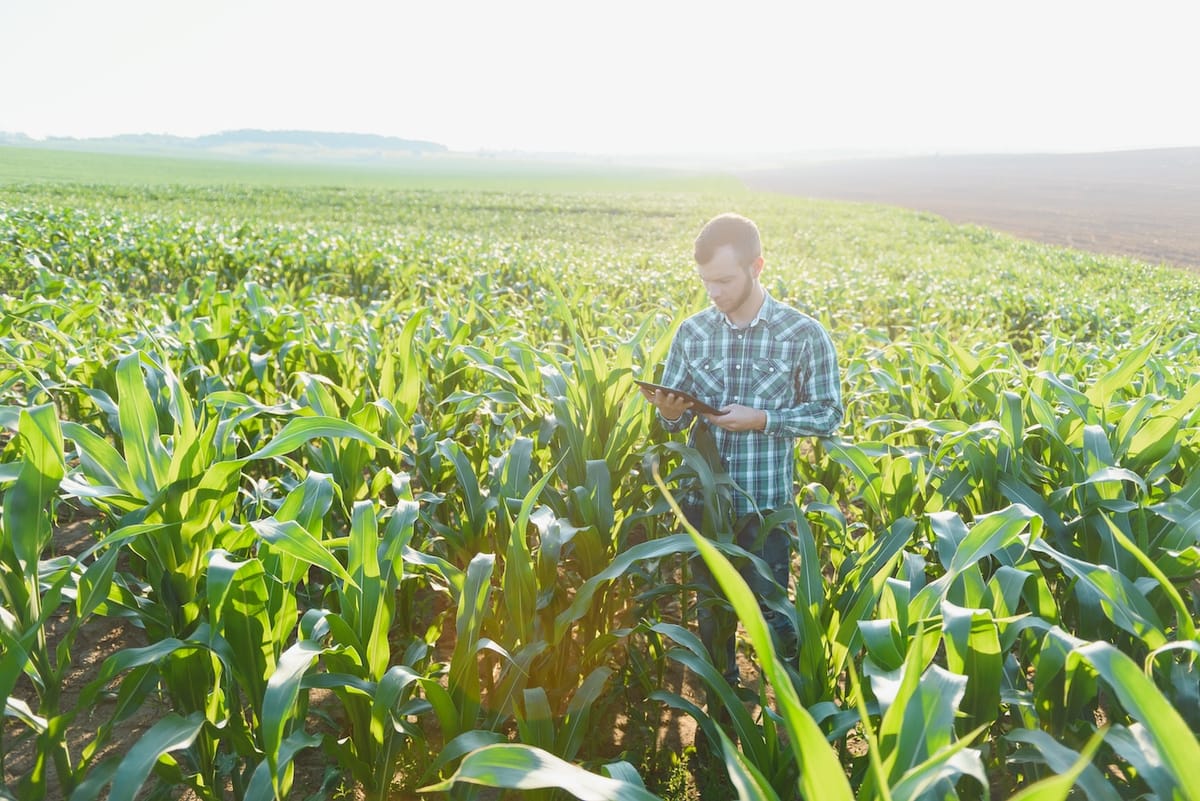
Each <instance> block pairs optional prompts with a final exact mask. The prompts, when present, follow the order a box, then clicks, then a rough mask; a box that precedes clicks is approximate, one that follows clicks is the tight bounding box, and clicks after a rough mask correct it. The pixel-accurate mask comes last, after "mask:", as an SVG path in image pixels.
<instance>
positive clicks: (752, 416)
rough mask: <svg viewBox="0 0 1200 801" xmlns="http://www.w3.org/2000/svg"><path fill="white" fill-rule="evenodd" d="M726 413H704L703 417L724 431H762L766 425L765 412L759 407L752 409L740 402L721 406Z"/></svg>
mask: <svg viewBox="0 0 1200 801" xmlns="http://www.w3.org/2000/svg"><path fill="white" fill-rule="evenodd" d="M721 411H723V412H726V414H720V415H713V414H706V415H704V419H706V420H708V422H710V423H712V424H713V425H715V426H720V427H721V428H723V429H725V430H726V431H762V430H763V429H764V428H766V427H767V413H766V412H764V411H762V410H761V409H752V408H750V407H749V406H742V405H741V404H737V403H734V404H731V405H729V406H722V407H721Z"/></svg>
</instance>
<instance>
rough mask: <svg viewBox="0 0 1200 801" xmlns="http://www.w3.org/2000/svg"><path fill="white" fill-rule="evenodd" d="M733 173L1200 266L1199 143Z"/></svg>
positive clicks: (1041, 238) (774, 186) (778, 188)
mask: <svg viewBox="0 0 1200 801" xmlns="http://www.w3.org/2000/svg"><path fill="white" fill-rule="evenodd" d="M740 177H741V178H742V180H743V181H744V182H745V183H746V185H747V186H749V187H750V188H752V189H758V190H765V191H772V192H780V193H784V194H790V195H799V196H803V197H813V198H822V199H829V200H849V201H859V202H866V203H880V204H885V205H893V206H901V207H904V208H910V209H917V210H920V211H928V212H932V213H934V214H937V215H940V216H942V217H945V218H946V219H947V220H949V221H950V222H955V223H974V224H977V225H982V226H985V227H987V228H992V229H995V230H997V231H1004V232H1006V233H1010V234H1013V235H1015V236H1017V237H1020V238H1022V239H1030V240H1033V241H1036V242H1043V243H1046V244H1050V245H1059V246H1065V247H1070V248H1075V249H1077V250H1083V251H1087V252H1091V253H1101V254H1114V255H1122V256H1130V257H1132V258H1136V259H1140V260H1143V261H1147V262H1150V263H1154V264H1158V263H1165V264H1171V265H1175V266H1178V267H1186V268H1190V269H1192V270H1196V271H1200V148H1176V149H1163V150H1144V151H1123V152H1114V153H1088V154H1073V155H994V156H931V157H920V158H900V159H857V160H847V161H829V162H821V163H812V164H803V165H795V166H789V167H781V168H777V169H770V170H757V171H752V172H746V173H743V174H742V175H741V176H740Z"/></svg>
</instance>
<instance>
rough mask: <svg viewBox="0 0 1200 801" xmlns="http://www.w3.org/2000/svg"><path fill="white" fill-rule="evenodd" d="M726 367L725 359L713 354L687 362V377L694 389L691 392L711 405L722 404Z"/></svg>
mask: <svg viewBox="0 0 1200 801" xmlns="http://www.w3.org/2000/svg"><path fill="white" fill-rule="evenodd" d="M727 369H728V368H727V365H726V360H725V359H722V358H718V357H715V356H707V357H704V358H699V359H693V360H692V361H690V362H688V377H689V378H690V379H691V380H692V387H693V389H694V390H695V391H694V392H693V393H692V394H693V395H695V396H696V397H698V398H699V399H700V400H702V401H704V402H706V403H708V404H710V405H712V406H721V405H723V403H724V398H725V387H726V370H727Z"/></svg>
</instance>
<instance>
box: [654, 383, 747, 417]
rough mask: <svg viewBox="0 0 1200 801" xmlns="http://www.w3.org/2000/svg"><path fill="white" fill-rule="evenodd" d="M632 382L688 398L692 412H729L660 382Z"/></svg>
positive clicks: (715, 413)
mask: <svg viewBox="0 0 1200 801" xmlns="http://www.w3.org/2000/svg"><path fill="white" fill-rule="evenodd" d="M633 382H634V383H635V384H637V385H638V386H639V387H645V388H646V389H648V390H651V391H653V390H656V389H661V390H662V391H663V392H670V393H671V394H672V395H678V396H679V397H681V398H683V399H684V400H689V401H691V402H692V411H694V412H704V413H705V414H714V415H722V414H729V412H723V411H721V410H720V409H717V408H715V407H713V406H709V405H708V404H707V403H705V402H704V401H702V400H700V399H699V398H697V397H696V396H695V395H689V394H688V393H686V392H684V391H683V390H681V389H675V387H664V386H663V385H662V384H652V383H650V382H649V381H638V380H637V379H636V378H635V379H634V380H633Z"/></svg>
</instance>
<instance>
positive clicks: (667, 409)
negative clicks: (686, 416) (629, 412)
mask: <svg viewBox="0 0 1200 801" xmlns="http://www.w3.org/2000/svg"><path fill="white" fill-rule="evenodd" d="M638 389H640V390H641V392H642V396H643V397H645V398H646V400H648V401H650V402H651V403H653V404H654V406H655V407H656V408H657V409H658V412H659V414H661V415H662V416H663V418H664V419H666V420H671V421H674V420H678V419H679V418H680V417H682V416H683V413H684V412H686V411H687V410H688V409H690V408H692V402H691V401H690V400H684V399H683V398H681V397H680V396H678V395H676V394H675V393H674V392H664V391H663V390H661V389H655V390H650V389H647V388H646V387H638Z"/></svg>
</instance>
